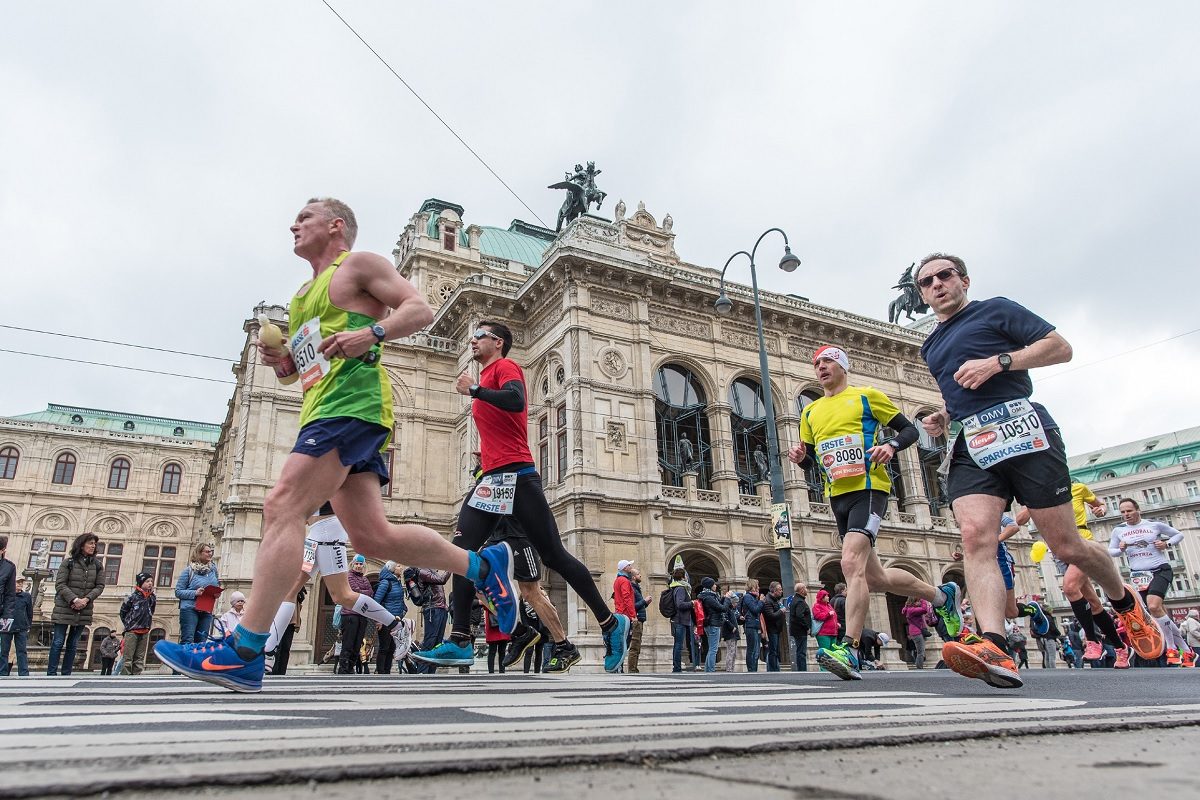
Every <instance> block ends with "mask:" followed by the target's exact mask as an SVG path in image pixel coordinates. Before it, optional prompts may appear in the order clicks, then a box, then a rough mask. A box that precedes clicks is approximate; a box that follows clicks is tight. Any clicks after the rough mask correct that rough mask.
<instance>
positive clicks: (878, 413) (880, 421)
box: [800, 386, 900, 497]
mask: <svg viewBox="0 0 1200 800" xmlns="http://www.w3.org/2000/svg"><path fill="white" fill-rule="evenodd" d="M899 413H900V409H898V408H896V406H895V405H893V403H892V401H891V400H889V399H888V397H887V395H885V394H884V393H883V392H881V391H879V390H878V389H872V388H870V387H867V386H861V387H860V386H847V387H846V388H845V389H843V390H842V391H840V392H838V393H837V394H835V395H833V396H832V397H822V398H820V399H818V400H814V401H813V402H812V403H811V404H810V405H809V406H807V407H806V408H805V409H804V411H803V412H802V413H801V415H800V440H801V441H802V442H804V446H805V447H806V448H808V450H809V452H810V453H812V457H813V459H814V460H815V461H816V462H817V464H818V465H820V467H821V472H822V474H823V475H824V476H825V486H826V488H827V490H828V494H829V496H830V497H834V496H836V495H840V494H846V493H847V492H858V491H862V490H864V489H868V490H870V489H874V490H877V491H880V492H887V491H891V488H892V481H891V479H890V478H889V477H888V473H887V467H886V466H884V465H883V464H871V463H870V461H871V459H870V456H868V455H867V451H868V450H870V449H871V448H872V447H874V446H875V445H877V444H879V437H880V434H879V431H880V429H881V428H883V427H884V426H886V425H887V424H888V423H889V422H891V421H892V420H893V419H895V418H896V415H897V414H899Z"/></svg>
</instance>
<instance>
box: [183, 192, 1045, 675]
mask: <svg viewBox="0 0 1200 800" xmlns="http://www.w3.org/2000/svg"><path fill="white" fill-rule="evenodd" d="M464 217H465V212H464V209H463V208H462V207H461V206H457V205H455V204H453V203H448V202H443V201H439V200H428V201H426V202H425V203H424V204H423V205H422V206H421V208H420V210H419V211H418V212H417V213H416V214H414V215H413V217H412V218H411V220H410V221H409V223H408V225H407V226H406V227H405V229H404V231H403V233H402V234H401V236H400V239H399V241H398V242H397V245H396V248H395V250H394V256H395V261H396V265H397V268H398V269H399V270H400V272H401V274H403V275H404V276H406V277H407V278H409V279H410V280H411V281H413V283H414V284H415V285H416V286H417V287H418V288H419V289H420V291H421V292H422V293H423V294H424V295H425V296H426V297H427V298H428V300H429V301H430V303H431V304H432V305H433V306H434V308H435V309H436V317H435V320H434V323H433V324H432V326H431V327H430V329H429V331H428V332H427V333H422V334H420V335H417V336H414V337H412V338H411V339H410V340H408V341H401V342H394V343H389V344H388V345H387V347H386V349H385V353H384V361H383V368H384V369H386V370H387V371H388V373H389V375H390V376H391V379H392V384H393V388H394V393H395V404H396V430H395V437H394V444H393V448H392V451H391V453H390V455H389V458H390V459H391V462H392V466H393V473H392V474H393V479H394V480H393V484H392V486H391V487H390V488H389V489H387V490H385V492H386V497H385V505H386V507H387V510H388V514H389V516H390V517H391V519H393V520H396V521H401V520H419V521H421V522H423V523H425V524H428V525H431V526H432V527H434V528H437V529H438V530H441V531H443V532H444V533H446V534H447V535H449V534H450V533H452V531H453V528H454V520H455V516H456V513H457V509H458V505H459V502H460V500H461V498H462V496H463V493H464V492H465V491H466V489H467V487H468V485H469V475H468V470H469V467H470V453H471V452H472V451H473V450H476V449H477V445H476V442H477V441H478V437H477V435H476V433H475V431H474V430H473V427H472V424H471V421H470V417H469V413H468V399H467V398H466V397H464V396H462V395H459V394H457V393H456V392H455V391H454V389H453V384H454V380H455V378H456V376H457V375H458V374H459V373H460V372H461V371H463V370H464V369H472V368H473V365H472V364H471V361H470V356H469V350H468V349H467V348H466V346H465V345H466V342H467V337H468V335H469V332H470V331H471V330H473V329H474V326H476V325H477V324H478V323H479V321H480V320H482V319H494V320H500V321H503V322H505V323H506V324H508V325H509V326H510V327H511V328H512V329H513V332H514V338H515V341H514V347H513V351H512V353H511V354H510V355H511V357H512V358H514V359H515V360H516V361H517V362H518V363H520V364H521V365H523V367H524V369H525V375H526V381H527V384H528V387H529V401H530V413H529V441H530V444H531V449H532V451H533V453H534V457H535V460H536V461H537V462H538V466H539V469H540V471H541V473H542V477H543V482H544V484H545V487H546V493H547V496H548V499H549V501H550V505H551V507H552V509H553V510H554V513H555V515H556V518H557V521H558V525H559V528H560V530H561V534H562V537H563V540H564V543H565V544H566V545H567V547H568V548H569V549H570V550H572V551H573V552H574V553H575V554H576V555H577V556H578V557H579V558H580V559H581V560H582V561H583V562H584V563H585V564H587V565H588V566H589V567H590V568H591V569H592V570H593V576H594V578H595V580H596V581H597V582H598V584H599V585H600V586H601V588H602V590H603V592H604V593H605V594H608V593H609V592H610V587H611V583H612V580H613V577H614V574H615V570H616V562H617V561H618V560H619V559H622V558H629V559H633V560H635V561H636V562H637V563H638V564H639V565H640V566H641V569H642V571H643V574H644V576H645V582H644V590H645V593H646V595H647V596H648V597H655V596H657V593H658V591H660V590H661V589H662V588H663V587H664V586H665V580H666V565H667V564H668V563H669V562H670V561H671V560H672V559H673V558H674V557H675V556H676V555H677V554H678V555H682V556H683V558H684V562H685V564H686V565H687V566H688V570H689V573H690V575H691V577H692V579H693V581H695V582H696V583H697V584H698V583H699V581H700V579H701V578H702V577H704V576H712V577H714V578H716V579H717V580H718V582H719V583H720V584H721V585H722V586H733V587H735V588H741V587H742V585H743V583H744V581H745V580H746V579H747V578H748V577H754V578H758V579H760V580H762V581H767V580H773V579H777V578H778V576H779V562H778V557H777V553H776V551H775V550H774V549H772V545H771V537H770V513H769V509H770V503H769V491H768V487H767V485H766V483H765V482H764V481H762V474H761V472H759V471H758V470H757V469H756V467H755V460H754V458H753V453H754V451H755V450H756V448H757V447H759V446H760V445H764V444H765V440H766V439H765V414H764V411H763V401H762V392H761V388H760V384H759V372H758V343H757V338H756V334H755V328H754V318H753V303H752V298H751V294H750V290H749V288H748V287H745V286H742V285H738V284H732V285H727V287H726V290H727V293H728V294H729V295H730V297H731V298H732V299H733V300H734V302H735V308H734V312H733V313H732V315H730V316H727V317H720V316H718V315H717V314H716V313H715V312H714V310H713V302H714V300H715V299H716V297H717V294H718V284H719V273H718V272H717V271H716V270H714V269H711V268H708V267H703V266H697V265H693V264H689V263H687V262H685V261H683V260H682V259H680V257H679V256H678V254H677V252H676V249H675V232H674V230H673V224H674V223H673V220H672V219H671V217H670V215H667V216H666V217H664V219H663V221H662V223H661V224H660V223H659V222H658V220H656V219H655V217H654V216H652V215H651V214H650V213H649V212H647V211H646V209H645V208H644V207H643V206H642V204H640V203H639V207H638V210H637V211H636V212H635V213H634V214H633V215H632V216H631V217H629V218H624V204H623V203H621V204H619V205H618V219H617V220H616V221H608V220H604V219H601V218H598V217H594V216H590V215H585V216H583V217H581V218H579V219H577V220H575V221H574V222H572V223H571V224H570V225H568V226H567V227H566V229H565V230H564V231H563V232H562V234H561V235H559V236H557V237H556V236H555V234H554V232H552V231H549V230H546V229H543V228H541V227H538V226H534V225H530V224H528V223H524V222H521V221H514V222H513V223H512V224H511V225H510V226H509V227H508V228H497V227H489V226H480V225H467V224H466V223H465V222H464ZM801 269H802V270H803V267H802V268H801ZM304 271H305V268H304V267H303V264H300V263H298V264H297V274H296V283H297V285H299V283H300V282H301V281H302V280H303V279H304V277H305V276H304ZM798 274H803V273H802V272H801V273H798ZM762 304H763V314H764V323H765V326H766V329H767V350H768V354H769V366H770V371H771V377H772V392H773V396H774V398H775V399H776V406H777V407H776V412H777V415H778V420H779V431H780V437H781V442H780V445H781V448H783V449H786V448H787V447H788V446H789V445H791V444H793V443H795V442H796V441H797V437H798V422H799V412H800V409H801V408H803V406H804V405H806V404H807V403H809V402H811V401H812V399H814V398H816V397H819V396H820V387H819V386H818V385H817V383H816V381H815V378H814V376H813V371H812V367H811V356H812V353H813V351H814V350H815V349H816V347H817V346H818V345H820V344H825V343H834V344H838V345H840V346H842V347H844V348H845V349H846V350H847V351H848V352H849V353H850V355H851V359H852V360H853V363H854V370H853V371H854V377H853V382H863V383H870V384H872V385H874V386H876V387H878V388H879V389H881V390H882V391H884V392H886V393H887V394H888V395H889V396H891V397H892V398H893V400H895V401H896V403H897V405H898V406H899V407H900V408H901V410H902V411H903V412H904V413H905V414H906V415H907V416H908V417H909V418H910V419H916V418H918V417H920V416H921V415H922V414H923V413H926V412H928V411H929V410H931V409H933V408H935V407H937V406H939V405H940V401H939V396H938V393H937V389H936V387H935V386H934V384H933V381H932V380H931V379H930V377H929V375H928V373H927V372H926V370H925V368H924V365H923V364H922V363H921V362H920V360H919V355H918V349H919V347H920V344H921V341H922V340H923V335H922V334H920V333H917V332H914V331H912V330H909V329H906V328H902V327H899V326H896V325H889V324H886V323H882V322H879V321H877V320H873V319H868V318H865V317H860V316H857V315H854V314H850V313H847V312H845V311H840V310H837V309H833V308H827V307H823V306H819V305H816V304H813V303H810V302H807V301H806V300H804V299H803V298H800V297H798V296H796V295H781V294H774V293H771V292H764V293H762ZM260 311H261V312H265V313H267V314H268V315H269V316H270V317H271V318H272V319H274V320H276V321H277V322H279V323H280V324H281V325H283V326H284V327H285V328H286V319H284V309H283V307H281V306H275V305H263V306H260V307H258V308H256V309H255V310H254V313H255V314H257V313H259V312H260ZM245 329H246V333H247V338H246V344H245V348H244V350H243V353H242V358H241V362H240V364H239V365H238V367H237V368H236V370H235V372H236V373H237V376H238V386H237V388H236V390H235V392H234V396H233V399H232V401H231V403H230V405H229V415H228V417H227V418H226V420H225V423H224V424H223V425H222V426H221V436H220V439H219V440H218V441H217V443H216V450H215V455H214V458H213V459H212V462H211V467H210V469H209V472H208V476H207V478H206V480H205V484H204V488H203V491H202V492H201V498H200V523H199V531H198V535H208V534H210V533H211V535H213V536H214V537H215V538H216V539H217V540H218V543H219V544H218V556H219V558H220V563H221V570H222V574H223V576H225V579H226V584H227V586H229V587H230V588H243V589H244V588H248V581H249V578H250V573H251V566H252V564H253V559H254V555H255V551H256V548H257V542H258V541H259V531H260V525H261V509H262V502H263V498H264V496H265V494H266V491H267V489H268V488H269V487H270V485H271V483H272V481H273V479H274V477H275V476H276V475H277V474H278V471H279V469H280V465H281V464H282V460H283V459H284V457H286V454H287V453H288V451H289V450H290V448H291V446H292V444H293V439H294V436H295V432H296V426H297V419H298V414H299V408H300V396H299V393H298V391H297V390H295V389H291V388H287V387H283V386H280V385H279V384H278V383H276V381H275V379H274V376H273V373H272V372H271V371H270V370H269V369H267V368H266V367H264V366H263V365H261V364H260V363H259V362H258V361H257V358H256V353H255V350H254V348H253V346H252V343H253V340H254V338H255V333H256V329H257V323H256V322H255V321H254V317H253V315H252V316H251V318H250V319H248V320H247V322H246V324H245ZM942 445H943V443H942V442H936V441H929V440H923V441H922V442H921V446H920V447H913V448H910V449H909V450H908V451H906V452H905V453H903V454H901V456H900V458H899V463H898V465H897V471H896V478H897V480H896V491H895V495H896V497H895V500H894V503H893V507H892V509H891V510H890V512H889V514H888V519H887V522H886V523H885V527H884V529H883V531H882V532H881V535H880V537H879V552H880V556H881V558H882V559H883V561H884V563H885V564H887V565H891V566H897V567H900V568H902V569H905V570H908V571H910V572H912V573H913V574H915V575H918V576H919V577H921V578H923V579H925V580H929V581H933V582H939V581H941V580H943V579H946V578H954V579H956V580H959V581H960V582H961V581H962V570H961V564H960V561H959V560H958V559H957V558H956V554H958V553H959V552H960V548H959V546H958V541H959V540H958V533H957V530H956V528H955V527H954V522H953V520H952V519H951V518H950V516H949V512H948V510H947V509H946V508H945V507H944V504H943V502H942V499H941V497H940V495H939V491H938V488H937V481H936V476H935V475H934V473H933V471H934V469H935V468H936V463H937V460H938V458H939V457H940V454H939V448H940V447H941V446H942ZM771 468H773V469H783V470H784V483H785V490H786V495H787V499H788V501H789V503H790V504H791V507H792V514H793V537H794V541H795V548H796V549H795V550H794V551H793V556H792V561H793V563H792V567H793V571H794V574H795V575H796V576H797V580H802V581H804V582H806V583H807V584H808V585H810V586H812V587H816V586H818V585H820V584H825V585H831V584H833V583H834V582H836V581H838V580H840V578H841V573H840V569H839V567H838V552H839V549H838V548H839V543H838V540H837V536H836V532H835V529H834V524H833V519H832V516H831V514H830V510H829V506H828V504H827V503H825V502H824V499H823V497H822V495H821V488H820V485H819V483H818V482H817V481H816V480H815V476H813V475H805V474H803V472H802V471H800V470H798V469H796V468H794V467H792V465H791V464H788V463H785V464H782V465H779V464H777V465H773V466H772V467H771ZM1018 563H1019V569H1018V573H1019V577H1018V581H1019V583H1018V593H1019V594H1029V593H1031V592H1032V591H1034V589H1035V587H1036V583H1035V574H1034V571H1033V569H1032V567H1031V566H1030V564H1029V561H1028V556H1027V554H1023V555H1019V556H1018ZM377 567H378V564H374V565H373V568H377ZM549 583H550V589H551V597H552V598H553V599H554V601H555V604H556V605H557V606H558V608H559V610H560V613H561V614H562V615H563V617H564V620H565V621H566V623H567V625H568V630H569V633H570V635H571V636H572V639H573V640H574V641H576V642H577V643H578V644H579V645H581V646H584V647H593V648H595V647H599V645H600V638H599V635H598V630H597V629H596V625H595V622H594V620H592V619H590V618H589V616H588V614H587V613H586V608H585V607H584V606H583V605H582V604H581V603H579V602H578V600H577V598H576V597H575V596H574V594H573V593H571V592H568V591H567V590H566V588H565V586H563V585H562V583H561V581H560V580H559V579H558V577H557V576H554V575H552V576H551V578H550V582H549ZM788 589H789V590H790V587H788ZM319 594H320V597H319V598H318V597H317V593H314V594H311V595H310V601H309V603H308V604H307V606H306V607H305V613H304V623H303V625H302V628H301V631H300V634H299V635H298V636H297V640H296V644H295V647H294V651H293V652H294V654H295V659H296V661H297V663H303V662H304V661H305V660H306V659H308V658H313V657H314V654H319V653H323V652H324V650H325V649H327V648H328V646H329V644H331V642H332V636H331V630H330V628H329V625H328V619H329V616H330V614H331V611H332V609H331V607H330V606H329V602H328V596H327V595H326V594H325V593H324V592H320V593H319ZM314 599H315V600H316V602H313V601H314ZM251 602H253V598H251ZM902 603H903V598H890V597H889V598H884V597H873V598H872V606H871V612H870V617H869V620H868V624H869V625H870V626H871V627H874V628H877V629H880V630H884V631H890V632H891V633H892V634H893V635H894V637H895V638H896V639H897V641H902V640H903V626H902V625H901V624H900V617H899V607H900V605H901V604H902ZM669 641H670V634H669V630H668V626H667V624H666V622H665V620H663V619H662V618H661V617H660V616H658V614H657V612H656V611H655V610H654V609H653V608H651V609H650V615H649V623H648V629H647V639H646V648H647V658H646V664H647V667H649V668H653V667H654V666H655V665H656V664H657V665H658V666H660V667H661V666H662V665H663V664H664V663H667V658H668V649H669ZM901 652H902V651H901ZM898 657H899V656H898V654H896V653H895V652H894V653H893V658H898ZM597 661H598V658H596V657H595V654H594V653H593V657H591V658H589V659H588V660H587V661H586V662H585V663H590V664H595V663H596V662H597Z"/></svg>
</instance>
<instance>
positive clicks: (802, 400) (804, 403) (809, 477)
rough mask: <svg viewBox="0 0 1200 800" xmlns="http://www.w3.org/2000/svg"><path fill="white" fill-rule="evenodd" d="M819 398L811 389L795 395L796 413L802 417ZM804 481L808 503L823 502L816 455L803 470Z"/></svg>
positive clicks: (822, 484)
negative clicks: (805, 410) (806, 486)
mask: <svg viewBox="0 0 1200 800" xmlns="http://www.w3.org/2000/svg"><path fill="white" fill-rule="evenodd" d="M821 396H822V395H821V394H820V393H819V392H817V391H815V390H813V389H805V390H804V391H803V392H801V393H800V394H798V395H796V413H797V414H799V415H800V416H804V409H806V408H808V407H809V406H810V405H812V404H813V402H814V401H816V400H819V399H820V398H821ZM804 481H805V482H806V483H807V484H808V500H809V502H811V503H823V502H825V476H824V475H822V474H821V467H820V466H818V464H817V460H816V454H813V460H812V463H811V464H809V466H807V467H805V468H804Z"/></svg>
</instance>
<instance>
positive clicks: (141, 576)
mask: <svg viewBox="0 0 1200 800" xmlns="http://www.w3.org/2000/svg"><path fill="white" fill-rule="evenodd" d="M153 577H154V576H153V575H151V574H150V573H149V572H139V573H138V574H137V577H136V578H134V579H133V580H134V582H135V583H136V584H137V585H138V586H141V585H142V584H143V583H145V582H146V581H147V580H148V579H150V578H153Z"/></svg>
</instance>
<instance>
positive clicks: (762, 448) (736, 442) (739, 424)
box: [729, 378, 773, 494]
mask: <svg viewBox="0 0 1200 800" xmlns="http://www.w3.org/2000/svg"><path fill="white" fill-rule="evenodd" d="M729 405H730V406H732V407H733V411H732V412H731V413H730V415H729V421H730V427H731V428H732V430H733V468H734V471H735V472H737V477H738V491H740V492H741V493H742V494H753V493H754V484H756V483H758V482H759V481H764V480H769V477H768V476H769V475H770V469H771V468H772V466H773V465H771V464H768V463H767V407H766V406H765V405H764V404H763V396H762V387H761V386H759V385H758V382H757V381H752V380H750V379H748V378H738V379H737V380H736V381H734V382H733V385H732V386H730V387H729ZM764 468H765V469H764ZM764 472H765V473H766V474H764Z"/></svg>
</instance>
